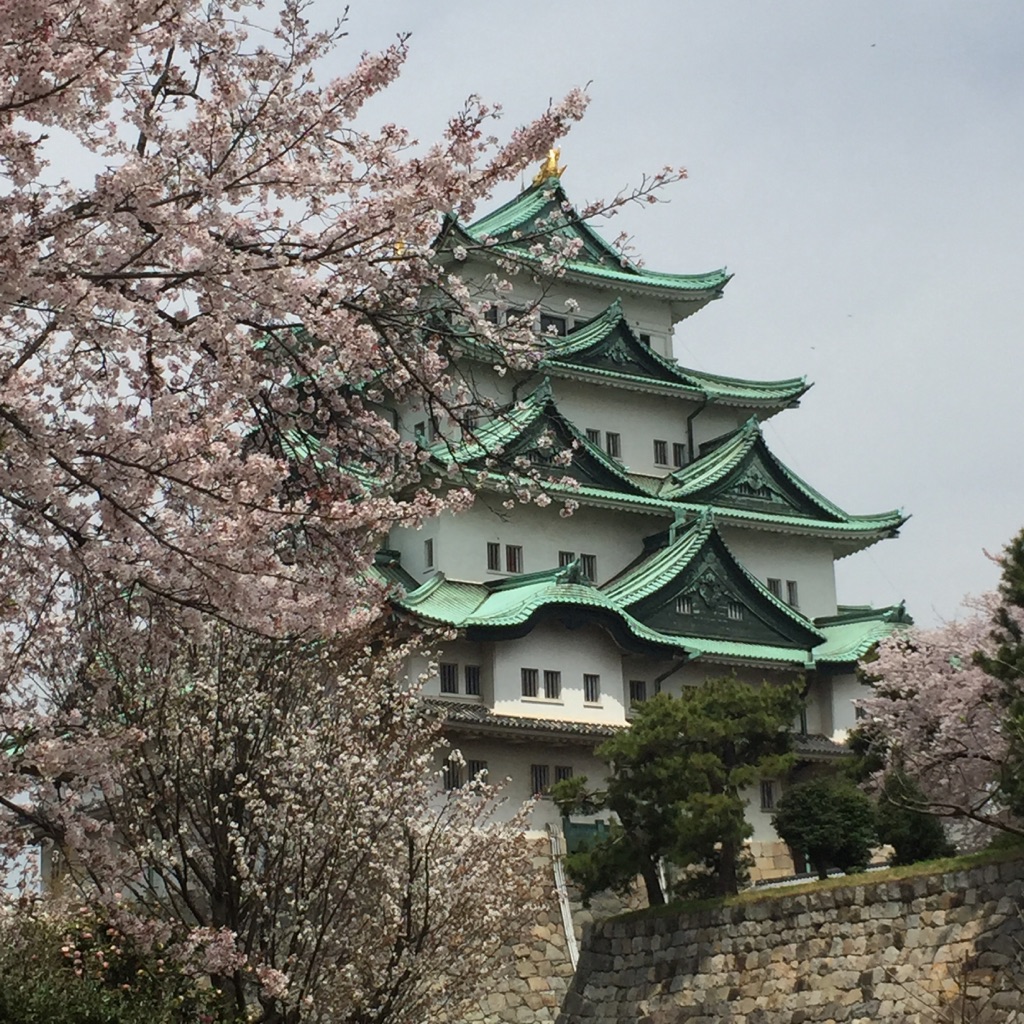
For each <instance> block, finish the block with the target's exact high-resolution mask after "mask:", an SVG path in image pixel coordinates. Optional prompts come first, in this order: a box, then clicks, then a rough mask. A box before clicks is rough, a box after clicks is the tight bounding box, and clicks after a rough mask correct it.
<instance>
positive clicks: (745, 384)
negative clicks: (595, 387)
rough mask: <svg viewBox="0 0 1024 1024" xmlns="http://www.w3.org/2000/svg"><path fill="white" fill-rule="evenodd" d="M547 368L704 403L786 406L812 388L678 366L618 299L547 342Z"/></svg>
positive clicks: (794, 382)
mask: <svg viewBox="0 0 1024 1024" xmlns="http://www.w3.org/2000/svg"><path fill="white" fill-rule="evenodd" d="M543 341H544V345H545V349H546V354H545V356H544V358H543V359H542V361H541V366H542V367H543V368H546V369H563V368H569V369H573V370H583V371H586V372H588V373H597V374H600V375H602V376H605V377H608V378H609V379H612V380H615V379H619V380H630V381H637V382H641V383H643V384H645V385H648V386H649V385H650V384H652V383H657V384H659V385H662V386H666V385H667V386H669V387H672V388H675V389H682V390H685V391H689V392H692V393H693V394H694V395H696V396H699V397H701V398H703V399H704V400H706V401H709V402H714V403H721V404H727V405H742V406H751V405H761V404H767V405H769V406H776V407H777V406H779V405H786V404H788V403H790V402H793V401H795V400H796V399H797V398H799V397H800V396H801V395H802V394H803V393H804V392H805V391H806V390H807V389H808V387H809V385H808V384H807V381H806V379H805V378H803V377H795V378H792V379H790V380H779V381H749V380H740V379H738V378H730V377H716V376H715V375H713V374H706V373H699V372H697V371H694V370H688V369H685V368H684V367H681V366H679V365H678V364H677V363H675V362H674V361H672V360H670V359H666V358H665V357H664V356H661V355H659V354H658V353H657V352H655V351H654V350H653V349H652V348H651V347H650V346H649V345H645V344H643V342H641V341H640V339H639V338H638V337H637V335H636V334H635V333H634V331H633V329H632V327H630V325H629V323H628V322H627V321H626V319H625V317H624V316H623V314H622V304H621V302H620V301H619V300H618V299H616V300H615V301H614V302H613V303H612V304H611V305H610V306H609V307H608V308H607V309H606V310H605V311H604V312H603V313H600V314H598V315H597V316H596V317H594V318H593V319H592V320H589V321H587V322H586V323H585V324H581V325H579V326H577V327H575V328H574V329H573V330H572V331H570V332H569V333H568V334H567V335H566V336H565V337H563V338H559V337H546V338H544V339H543Z"/></svg>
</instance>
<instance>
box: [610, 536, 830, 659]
mask: <svg viewBox="0 0 1024 1024" xmlns="http://www.w3.org/2000/svg"><path fill="white" fill-rule="evenodd" d="M665 539H666V541H668V543H666V544H665V546H664V547H662V548H661V550H659V551H657V552H656V553H655V554H653V555H651V556H649V557H648V558H646V559H644V560H643V561H641V562H639V563H638V564H635V565H634V566H633V567H632V568H631V569H630V570H628V571H627V572H626V573H625V574H624V575H623V576H620V577H619V578H618V579H617V580H615V581H613V582H612V583H610V584H609V585H608V587H607V590H606V592H607V593H608V595H609V596H610V597H612V598H613V599H614V600H616V601H617V602H618V603H620V604H621V605H622V606H623V607H624V608H626V609H627V610H628V611H629V613H630V614H631V615H633V616H635V617H636V618H637V619H639V620H640V621H641V622H642V623H644V625H646V626H648V627H649V628H651V629H654V630H657V631H658V632H660V633H668V634H671V635H675V636H681V637H694V638H702V639H709V640H729V641H734V642H738V643H745V644H752V645H758V646H771V647H791V648H796V649H802V650H809V649H810V648H812V647H814V646H815V645H817V644H820V643H821V641H822V639H823V637H822V634H821V633H820V632H819V631H818V630H817V629H816V628H815V627H814V626H813V625H812V624H811V622H809V621H808V620H807V619H805V618H804V617H803V616H802V615H800V614H799V613H798V612H796V611H795V610H793V609H792V608H789V607H788V606H787V605H785V604H783V603H782V602H781V601H779V600H778V599H777V598H775V597H773V596H772V594H771V593H769V591H768V590H767V589H766V588H765V587H763V586H762V585H761V583H760V582H759V581H758V580H757V579H755V578H754V577H753V576H751V575H750V574H749V573H748V572H747V571H746V570H745V569H744V568H743V567H742V566H741V565H740V563H739V562H738V561H737V560H736V558H735V557H734V556H733V555H732V553H731V552H730V551H729V549H728V547H727V546H726V544H725V542H724V541H723V540H722V538H721V537H720V535H719V534H718V531H717V529H715V527H714V525H713V523H712V522H711V519H710V517H702V519H701V520H699V521H698V522H697V523H695V524H694V525H693V526H692V527H690V529H689V530H688V531H686V533H685V534H681V535H680V536H679V537H677V538H676V539H674V540H670V541H669V539H668V537H667V536H666V538H665Z"/></svg>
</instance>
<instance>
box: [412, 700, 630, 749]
mask: <svg viewBox="0 0 1024 1024" xmlns="http://www.w3.org/2000/svg"><path fill="white" fill-rule="evenodd" d="M425 700H426V703H427V705H428V707H430V708H431V709H433V710H435V711H438V712H440V713H441V714H442V715H443V716H444V718H445V721H447V722H450V723H451V724H453V725H457V726H458V725H463V726H480V727H484V728H488V729H491V728H494V729H509V730H526V731H527V732H541V733H552V734H558V735H562V736H565V735H572V736H587V737H593V738H594V739H597V740H601V739H607V738H608V737H610V736H615V735H616V734H617V733H620V732H622V730H623V729H625V728H627V727H626V726H624V725H599V724H597V723H595V722H571V721H564V720H561V719H556V718H527V717H526V716H524V715H502V714H498V713H496V712H494V711H492V710H491V709H490V708H488V707H485V706H484V705H483V704H473V703H470V702H469V701H456V700H445V699H443V698H440V697H427V698H425Z"/></svg>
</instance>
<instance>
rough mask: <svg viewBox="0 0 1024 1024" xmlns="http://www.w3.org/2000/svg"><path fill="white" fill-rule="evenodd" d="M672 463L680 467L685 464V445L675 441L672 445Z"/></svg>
mask: <svg viewBox="0 0 1024 1024" xmlns="http://www.w3.org/2000/svg"><path fill="white" fill-rule="evenodd" d="M672 465H673V466H675V468H676V469H681V468H682V467H683V466H685V465H686V445H685V444H681V443H680V442H679V441H676V442H675V443H674V444H673V445H672Z"/></svg>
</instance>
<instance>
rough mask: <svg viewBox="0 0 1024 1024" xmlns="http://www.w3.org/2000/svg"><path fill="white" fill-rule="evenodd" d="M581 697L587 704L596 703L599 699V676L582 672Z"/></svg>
mask: <svg viewBox="0 0 1024 1024" xmlns="http://www.w3.org/2000/svg"><path fill="white" fill-rule="evenodd" d="M583 699H584V701H586V703H587V704H597V703H599V702H600V700H601V677H600V676H594V675H589V674H587V673H584V674H583Z"/></svg>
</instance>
